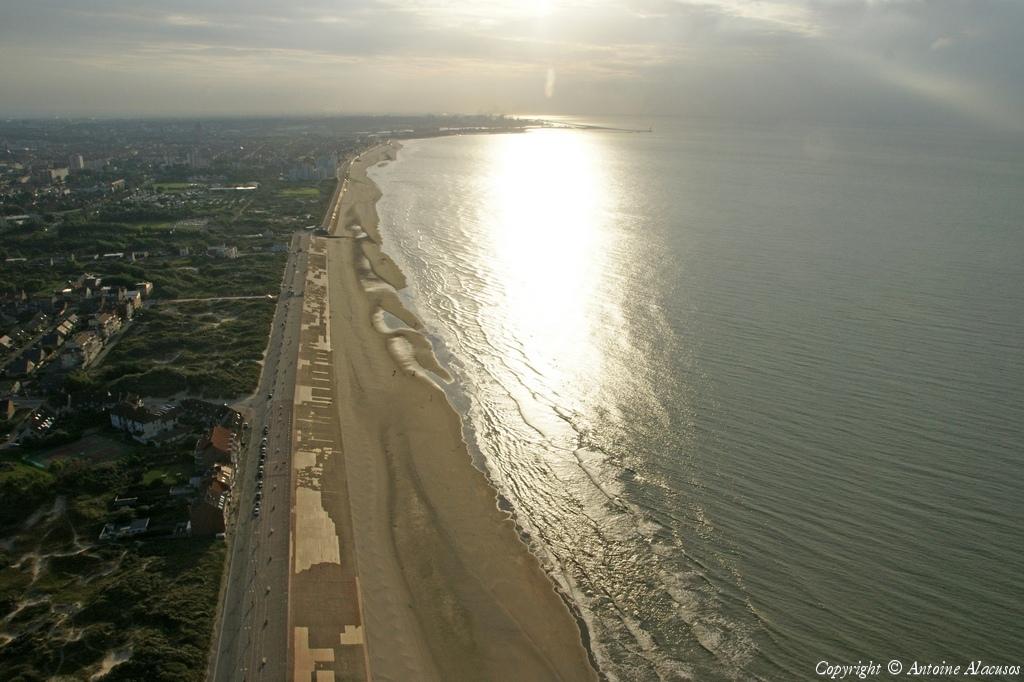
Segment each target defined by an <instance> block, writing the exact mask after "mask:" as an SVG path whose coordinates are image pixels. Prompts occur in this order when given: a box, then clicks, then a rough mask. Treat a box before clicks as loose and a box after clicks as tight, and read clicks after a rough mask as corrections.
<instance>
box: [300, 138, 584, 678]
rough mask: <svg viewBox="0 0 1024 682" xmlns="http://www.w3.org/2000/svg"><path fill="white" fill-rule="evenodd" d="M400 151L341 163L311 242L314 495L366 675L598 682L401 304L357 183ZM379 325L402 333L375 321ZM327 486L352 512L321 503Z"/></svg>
mask: <svg viewBox="0 0 1024 682" xmlns="http://www.w3.org/2000/svg"><path fill="white" fill-rule="evenodd" d="M398 148H399V146H398V145H397V144H396V143H394V142H388V143H385V144H381V145H378V146H376V147H374V148H372V149H370V150H367V151H364V152H363V153H362V154H361V155H360V156H359V157H358V161H353V162H352V163H351V165H350V167H349V173H348V174H347V178H346V180H345V181H344V182H343V183H342V185H343V188H342V191H341V194H340V196H339V198H338V201H337V204H336V205H335V206H334V207H333V210H332V213H331V218H332V221H331V224H330V226H329V228H330V235H329V236H327V237H322V238H318V239H316V240H315V242H316V245H317V252H319V251H320V250H321V249H322V251H323V254H324V260H325V268H326V274H327V277H326V282H325V284H326V288H327V292H326V296H325V298H326V300H327V301H329V304H328V305H327V308H328V310H329V314H328V315H325V316H324V317H325V318H329V322H327V320H324V322H325V324H326V325H327V326H329V338H330V339H331V340H332V342H331V343H330V344H329V346H330V354H331V356H332V358H331V362H332V372H333V374H332V375H331V378H332V379H333V386H334V396H333V398H334V399H333V401H332V402H333V407H334V412H336V419H337V423H338V425H339V427H340V428H339V431H340V448H339V450H340V453H338V454H340V455H341V457H337V458H330V459H327V460H325V461H324V462H323V465H322V472H321V475H320V477H319V478H320V482H321V483H320V486H319V487H320V488H321V489H322V490H323V492H322V493H321V497H322V505H323V510H324V511H325V512H326V515H327V516H329V517H330V518H331V519H332V520H334V521H335V522H336V523H337V522H339V521H340V519H339V517H340V516H345V515H350V521H351V529H352V543H353V545H354V547H349V548H348V551H349V552H351V551H353V549H354V556H355V563H356V567H355V568H356V573H357V574H358V575H357V577H356V581H357V585H358V597H359V600H360V603H361V604H362V606H363V608H362V609H360V611H362V613H361V617H362V620H361V625H362V624H365V631H361V632H362V633H363V637H364V638H365V639H364V640H363V641H364V642H365V650H366V659H367V661H368V667H369V673H370V674H371V675H372V676H373V677H375V678H378V679H396V680H398V679H439V680H440V679H444V680H449V679H467V680H468V679H494V680H524V679H530V680H544V679H555V680H596V679H598V673H597V672H596V670H595V669H594V667H593V659H592V654H591V652H590V651H589V648H588V647H586V646H585V645H584V641H585V639H586V638H587V637H588V634H589V633H587V632H586V628H585V627H583V621H582V620H581V619H580V616H579V614H577V613H574V612H573V610H572V609H571V607H570V605H569V604H568V603H567V599H566V596H565V595H563V594H562V593H561V592H560V591H559V590H558V589H557V588H556V585H555V583H554V581H552V580H551V578H550V576H548V574H547V573H546V572H545V571H544V569H543V568H542V566H541V563H540V561H539V559H538V558H537V557H536V556H535V555H533V554H532V553H531V551H530V549H529V547H528V546H527V545H526V544H525V543H524V542H523V541H522V539H521V537H520V535H519V528H518V527H517V525H516V524H515V523H514V521H513V519H512V518H511V517H510V516H509V515H507V514H506V513H505V512H503V511H501V510H500V509H499V507H498V492H497V491H496V490H495V489H494V488H493V486H492V485H491V483H490V481H489V480H488V479H487V478H486V476H485V475H484V474H483V473H482V472H481V471H479V470H478V469H477V468H476V467H474V466H473V464H472V461H471V458H470V453H469V449H468V447H467V445H466V443H465V441H464V440H463V424H462V419H461V417H460V416H459V414H458V413H457V412H456V411H455V409H454V408H453V407H452V406H451V405H450V404H449V402H448V400H447V397H446V395H445V394H444V391H443V390H442V389H441V388H440V386H439V384H438V383H437V381H436V379H435V378H434V377H438V378H440V379H441V380H442V381H447V380H449V377H447V373H446V372H445V370H444V368H443V367H442V366H441V365H440V364H439V363H438V361H437V359H436V357H434V354H433V351H432V348H431V345H430V342H429V340H428V339H427V337H426V336H425V335H424V334H423V332H422V325H421V323H420V322H419V320H418V319H416V317H415V316H414V315H413V314H412V313H411V312H410V311H409V310H408V309H406V307H405V306H404V305H403V304H402V302H401V301H400V299H399V297H398V294H397V290H398V289H401V288H403V287H404V286H405V278H404V275H403V274H402V272H401V271H400V270H399V269H398V267H397V266H396V265H395V264H394V261H392V260H391V259H390V257H388V255H387V254H386V253H385V252H384V251H383V250H382V249H381V238H380V233H379V219H378V216H377V212H376V202H377V200H378V199H379V198H380V196H381V193H380V190H379V189H378V188H377V186H376V185H375V184H374V183H373V182H372V180H370V178H369V177H368V175H367V170H368V169H369V168H370V167H372V166H374V165H376V164H377V163H380V162H382V161H390V160H394V159H395V158H396V153H397V149H398ZM311 255H314V254H311ZM317 255H319V254H318V253H317ZM385 313H390V315H392V316H393V317H394V318H396V319H397V320H399V321H401V322H402V323H403V324H404V325H406V326H405V327H402V328H395V327H394V326H393V325H389V324H385V323H384V320H383V318H384V317H386V315H385ZM432 375H433V376H432ZM335 486H344V487H345V491H344V494H342V495H339V498H345V501H346V502H347V504H344V505H341V504H335V502H340V499H339V500H335V499H333V498H332V497H329V496H328V494H327V491H328V490H329V489H331V488H334V487H335ZM345 507H347V508H345ZM338 538H339V540H341V534H339V536H338ZM297 540H298V541H299V542H301V541H302V539H301V536H297ZM363 609H365V610H363ZM332 629H333V628H332ZM315 635H316V633H313V632H312V631H310V632H309V640H308V641H309V646H310V647H313V646H319V645H315V643H314V639H315ZM334 637H337V634H335V635H334ZM332 648H333V647H332ZM332 658H334V657H333V655H332Z"/></svg>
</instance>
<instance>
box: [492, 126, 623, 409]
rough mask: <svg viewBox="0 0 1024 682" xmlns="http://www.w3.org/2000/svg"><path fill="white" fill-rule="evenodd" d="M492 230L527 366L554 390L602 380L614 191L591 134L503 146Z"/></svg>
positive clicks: (508, 312) (508, 140) (529, 138)
mask: <svg viewBox="0 0 1024 682" xmlns="http://www.w3.org/2000/svg"><path fill="white" fill-rule="evenodd" d="M494 145H495V147H496V150H495V151H496V154H495V158H496V159H497V161H496V164H495V167H494V170H493V172H492V173H491V175H490V178H489V182H488V187H489V190H488V196H489V203H490V206H488V211H489V216H490V217H491V221H492V222H491V226H490V229H489V230H487V232H486V234H487V238H488V239H489V240H490V242H491V243H490V245H489V246H490V249H489V250H490V251H491V253H492V254H493V258H494V263H495V266H494V267H495V269H496V270H497V272H496V273H495V274H496V275H497V276H498V278H499V279H500V281H502V283H503V285H504V287H503V288H504V290H505V291H504V293H505V300H504V301H503V302H502V303H503V305H502V310H501V311H500V314H501V315H503V316H504V317H505V319H506V322H507V324H508V328H509V331H510V332H512V333H513V334H514V335H515V336H517V337H518V339H519V342H520V343H521V344H522V349H523V352H524V356H525V359H526V361H527V362H528V363H529V364H530V365H531V366H532V367H533V368H534V370H535V371H537V372H539V373H540V374H542V376H543V377H544V380H545V383H548V384H549V386H550V387H552V388H556V389H561V388H565V387H566V383H567V382H572V383H575V382H576V381H578V380H580V379H581V378H582V377H583V376H595V375H597V374H598V372H599V370H600V367H599V366H598V365H599V364H600V356H599V354H597V353H596V352H594V351H593V343H592V338H593V336H592V335H593V333H594V332H595V330H594V329H593V326H594V324H593V320H594V318H595V316H597V315H598V314H599V308H600V305H599V303H598V302H597V301H595V300H594V285H595V284H596V282H597V281H598V279H599V275H600V271H601V268H602V265H603V261H604V258H605V252H606V250H607V246H608V244H607V243H606V242H607V241H608V237H607V235H608V230H606V229H604V223H605V222H606V221H607V220H608V212H607V211H606V209H605V204H606V196H607V193H608V183H607V181H606V177H605V173H604V169H603V163H602V161H601V159H600V158H599V156H600V154H599V151H598V149H597V147H596V146H595V145H594V143H593V142H592V141H590V140H588V138H587V136H586V135H584V134H576V133H572V132H567V131H534V132H531V133H528V134H524V135H502V136H496V137H495V138H494Z"/></svg>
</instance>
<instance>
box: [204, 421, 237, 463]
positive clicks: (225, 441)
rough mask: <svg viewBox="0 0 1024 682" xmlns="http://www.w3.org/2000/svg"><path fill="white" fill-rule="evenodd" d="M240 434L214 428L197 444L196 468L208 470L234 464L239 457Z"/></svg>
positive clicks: (224, 428) (226, 429) (222, 427)
mask: <svg viewBox="0 0 1024 682" xmlns="http://www.w3.org/2000/svg"><path fill="white" fill-rule="evenodd" d="M238 449H239V445H238V434H237V433H235V432H234V431H232V430H231V429H228V428H227V427H224V426H220V425H218V426H214V427H213V428H212V429H210V432H209V433H207V434H204V435H203V437H202V438H200V439H199V441H198V442H197V443H196V449H195V457H196V466H199V467H202V468H204V469H208V468H210V467H213V466H216V465H218V464H232V463H234V461H235V458H236V457H237V456H238Z"/></svg>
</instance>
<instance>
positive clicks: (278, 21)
mask: <svg viewBox="0 0 1024 682" xmlns="http://www.w3.org/2000/svg"><path fill="white" fill-rule="evenodd" d="M1022 46H1024V4H1022V3H1018V2H1008V1H1000V0H993V1H991V2H957V1H954V0H940V1H934V2H924V1H921V0H835V1H825V0H762V1H760V2H743V1H741V0H691V1H687V2H677V1H673V0H618V1H615V2H588V1H569V0H567V1H564V2H563V1H559V0H537V1H531V2H515V1H513V0H484V1H480V2H451V1H448V0H434V1H432V2H427V1H425V0H377V1H374V0H357V1H355V2H327V1H324V0H315V1H312V2H303V3H288V4H284V3H278V2H271V1H270V0H253V1H251V2H246V3H241V2H235V1H220V2H200V1H199V0H185V1H181V2H162V3H156V2H151V1H147V0H143V1H141V2H127V0H109V1H107V2H97V3H90V4H89V5H88V6H85V5H84V4H82V3H78V2H73V1H71V0H41V1H39V2H32V3H15V2H10V1H7V0H4V1H3V2H0V59H2V60H3V62H4V64H5V65H6V66H7V67H8V68H5V69H4V70H3V71H2V72H0V93H2V96H0V116H5V117H12V116H53V115H63V116H88V115H98V116H110V115H124V116H188V115H235V114H251V115H279V114H288V115H292V114H336V113H418V112H435V113H441V112H466V113H512V114H583V113H591V114H624V115H637V116H650V117H653V116H661V115H682V116H692V117H700V118H709V117H710V118H724V119H739V120H756V121H768V122H772V121H787V120H795V121H814V122H835V123H840V124H857V123H898V124H908V123H910V124H915V123H922V124H927V125H931V124H937V123H938V124H941V123H953V124H975V125H979V126H981V127H984V128H990V129H994V130H1012V131H1022V130H1024V88H1021V86H1020V84H1021V83H1022V82H1024V47H1022Z"/></svg>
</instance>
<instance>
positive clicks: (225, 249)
mask: <svg viewBox="0 0 1024 682" xmlns="http://www.w3.org/2000/svg"><path fill="white" fill-rule="evenodd" d="M206 255H207V256H215V257H216V258H238V247H237V246H225V245H223V244H222V245H221V246H208V247H206Z"/></svg>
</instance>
